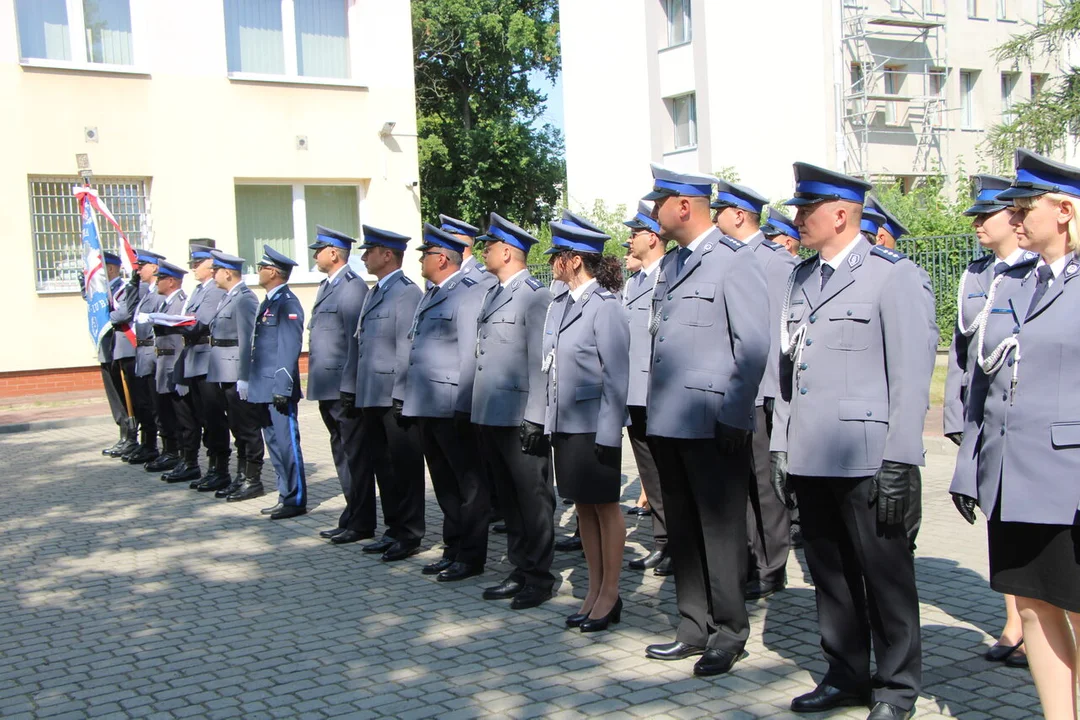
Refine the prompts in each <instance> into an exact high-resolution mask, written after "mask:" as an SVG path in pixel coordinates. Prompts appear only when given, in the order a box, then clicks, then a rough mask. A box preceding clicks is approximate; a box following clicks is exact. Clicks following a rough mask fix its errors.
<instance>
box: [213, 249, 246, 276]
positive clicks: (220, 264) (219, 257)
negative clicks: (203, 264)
mask: <svg viewBox="0 0 1080 720" xmlns="http://www.w3.org/2000/svg"><path fill="white" fill-rule="evenodd" d="M210 257H212V258H214V267H216V268H224V269H226V270H235V271H236V272H244V262H245V261H244V258H242V257H237V256H236V255H230V254H228V253H225V252H222V251H221V250H211V251H210Z"/></svg>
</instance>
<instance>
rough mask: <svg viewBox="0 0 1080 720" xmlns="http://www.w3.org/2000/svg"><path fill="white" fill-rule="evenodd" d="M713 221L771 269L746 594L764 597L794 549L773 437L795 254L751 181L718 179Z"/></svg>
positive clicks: (775, 586)
mask: <svg viewBox="0 0 1080 720" xmlns="http://www.w3.org/2000/svg"><path fill="white" fill-rule="evenodd" d="M716 185H717V193H716V199H715V200H713V202H712V209H713V210H714V212H715V215H714V217H713V221H714V222H715V223H716V227H718V228H719V229H720V232H722V233H724V234H725V235H727V236H728V237H732V238H735V239H736V240H738V241H739V242H742V243H745V244H746V245H748V246H750V248H751V249H753V251H754V257H756V258H757V259H758V260H759V261H760V262H761V265H762V269H763V270H764V272H765V282H766V286H767V288H768V298H767V302H768V304H769V363H768V365H766V366H765V376H764V377H763V378H762V379H761V387H760V389H759V390H758V396H757V399H756V400H755V401H754V424H755V428H754V438H753V441H752V442H751V448H752V453H751V458H752V459H753V470H754V471H753V477H752V478H751V479H750V488H749V502H748V503H747V506H746V529H747V531H748V533H749V537H748V540H749V551H750V558H749V561H748V572H747V578H746V599H747V600H759V599H761V598H764V597H768V596H769V595H772V594H773V593H775V592H776V591H777V590H783V589H784V587H786V586H787V559H788V554H789V553H790V552H791V511H790V510H789V509H788V508H787V507H786V506H785V505H784V504H783V503H782V502H780V501H779V499H778V498H777V497H776V493H775V492H773V489H772V472H771V470H770V467H769V438H770V436H771V435H772V426H773V407H774V406H775V403H776V398H777V396H778V395H779V394H780V393H779V390H780V313H781V310H782V308H783V306H784V293H785V292H786V291H787V282H788V278H789V277H790V276H791V271H792V270H793V269H794V268H795V264H796V262H795V258H794V257H792V256H791V254H790V253H789V252H788V251H787V248H785V247H784V246H783V245H780V244H779V243H774V242H772V241H770V240H766V239H765V235H764V234H763V233H762V232H761V229H760V226H759V224H760V218H761V211H762V209H763V208H764V207H765V206H766V205H767V204H768V200H766V199H765V198H763V197H762V196H761V195H759V194H758V193H756V192H754V191H753V190H751V189H750V188H748V187H744V186H742V185H735V184H733V183H728V182H725V181H723V180H719V181H717V183H716Z"/></svg>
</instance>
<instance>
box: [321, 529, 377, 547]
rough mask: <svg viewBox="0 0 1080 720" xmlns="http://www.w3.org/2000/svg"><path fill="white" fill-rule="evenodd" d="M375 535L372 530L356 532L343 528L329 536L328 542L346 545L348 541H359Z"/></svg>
mask: <svg viewBox="0 0 1080 720" xmlns="http://www.w3.org/2000/svg"><path fill="white" fill-rule="evenodd" d="M373 537H375V533H373V532H357V531H356V530H345V531H343V532H339V533H338V534H337V535H334V536H333V537H332V538H330V542H332V543H333V544H335V545H347V544H349V543H354V542H359V541H360V540H370V539H371V538H373Z"/></svg>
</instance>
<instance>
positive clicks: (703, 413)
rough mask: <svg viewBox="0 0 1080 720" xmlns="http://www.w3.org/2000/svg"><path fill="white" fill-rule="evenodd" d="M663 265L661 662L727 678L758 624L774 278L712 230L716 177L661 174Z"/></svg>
mask: <svg viewBox="0 0 1080 720" xmlns="http://www.w3.org/2000/svg"><path fill="white" fill-rule="evenodd" d="M652 169H653V192H652V193H650V194H649V195H646V196H645V199H647V200H654V201H655V202H656V208H655V214H656V220H657V222H658V223H659V224H660V232H661V237H663V238H665V239H670V240H674V241H675V242H676V243H678V245H679V248H678V250H677V251H675V252H670V253H668V254H667V255H665V256H664V260H663V262H662V263H661V265H660V270H659V272H660V273H662V274H661V275H660V277H659V278H658V280H657V284H656V290H655V292H654V293H653V317H652V321H651V322H650V330H651V331H652V333H653V359H652V369H651V372H650V375H649V399H648V407H647V411H648V416H649V428H648V432H649V437H650V438H651V441H652V450H653V457H654V458H655V459H656V467H657V469H658V470H659V471H660V490H661V492H662V493H663V495H664V509H665V510H666V512H667V521H668V548H669V552H670V553H671V557H672V564H673V567H674V570H675V593H676V599H677V601H678V608H679V615H681V616H682V620H681V622H680V623H679V627H678V631H677V633H676V639H675V641H674V642H671V643H663V644H657V645H650V646H649V647H648V648H647V649H646V651H645V654H646V655H647V656H648V657H651V658H656V659H660V660H678V659H681V658H685V657H690V656H693V655H702V657H701V659H700V660H698V662H697V663H696V664H695V665H694V673H695V674H697V675H716V674H720V673H726V672H727V671H729V670H730V669H731V667H732V666H733V665H734V664H735V662H736V661H737V660H738V659H739V657H741V655H742V652H743V647H744V646H745V644H746V639H747V637H748V636H749V634H750V624H749V620H748V619H747V615H746V606H745V604H744V602H743V583H744V581H745V579H746V554H747V553H746V502H747V500H746V494H747V485H748V478H749V477H750V473H751V462H752V461H751V457H750V436H751V433H752V432H753V430H754V399H755V398H756V397H757V394H758V385H760V383H761V376H762V375H763V374H764V372H765V366H766V364H767V359H768V354H769V318H768V303H767V302H762V298H765V297H767V289H766V283H765V274H764V272H763V271H762V269H761V263H760V262H758V260H757V258H755V257H754V251H753V250H751V249H750V248H749V247H747V246H746V245H744V244H742V243H740V242H739V241H737V240H733V239H732V238H729V237H727V236H726V235H724V234H723V233H721V232H720V231H719V230H717V229H716V227H715V226H714V225H713V224H712V219H711V217H710V212H709V201H710V197H711V195H712V184H713V183H714V182H715V181H716V178H714V177H711V176H708V175H696V174H687V173H675V172H672V171H670V170H667V169H666V168H663V167H661V166H659V165H653V166H652Z"/></svg>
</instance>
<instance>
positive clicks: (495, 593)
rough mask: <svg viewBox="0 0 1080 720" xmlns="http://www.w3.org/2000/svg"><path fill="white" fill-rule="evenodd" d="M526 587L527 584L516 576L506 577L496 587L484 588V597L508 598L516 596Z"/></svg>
mask: <svg viewBox="0 0 1080 720" xmlns="http://www.w3.org/2000/svg"><path fill="white" fill-rule="evenodd" d="M524 589H525V586H524V585H522V584H521V583H520V582H518V581H517V580H515V579H514V578H506V579H505V580H503V581H502V582H501V583H499V584H498V585H496V586H494V587H489V588H484V599H485V600H507V599H509V598H512V597H514V596H515V595H517V594H518V593H520V592H521V591H522V590H524Z"/></svg>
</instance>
